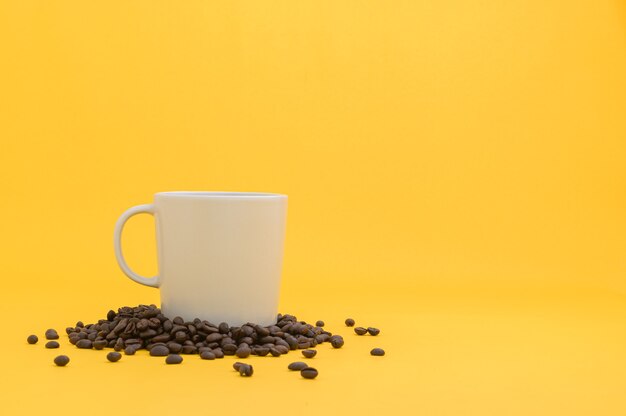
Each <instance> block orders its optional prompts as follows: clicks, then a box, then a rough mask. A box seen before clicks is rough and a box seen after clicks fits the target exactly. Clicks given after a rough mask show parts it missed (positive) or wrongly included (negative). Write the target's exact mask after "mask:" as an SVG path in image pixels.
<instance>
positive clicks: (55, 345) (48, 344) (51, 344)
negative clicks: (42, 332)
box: [46, 341, 60, 348]
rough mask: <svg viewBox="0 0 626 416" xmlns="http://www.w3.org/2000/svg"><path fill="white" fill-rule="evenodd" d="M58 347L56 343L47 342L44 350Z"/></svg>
mask: <svg viewBox="0 0 626 416" xmlns="http://www.w3.org/2000/svg"><path fill="white" fill-rule="evenodd" d="M59 347H60V345H59V343H58V342H56V341H48V342H46V348H59Z"/></svg>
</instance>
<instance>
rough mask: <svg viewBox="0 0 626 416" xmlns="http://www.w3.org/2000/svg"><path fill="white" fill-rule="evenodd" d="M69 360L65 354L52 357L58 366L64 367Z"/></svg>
mask: <svg viewBox="0 0 626 416" xmlns="http://www.w3.org/2000/svg"><path fill="white" fill-rule="evenodd" d="M69 362H70V357H68V356H67V355H57V356H56V357H55V358H54V363H55V364H56V365H58V366H59V367H65V366H66V365H67V363H69Z"/></svg>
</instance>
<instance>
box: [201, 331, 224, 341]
mask: <svg viewBox="0 0 626 416" xmlns="http://www.w3.org/2000/svg"><path fill="white" fill-rule="evenodd" d="M222 337H223V335H222V334H220V333H219V332H214V333H212V334H209V335H207V337H206V339H205V340H204V342H206V343H211V342H217V341H219V340H221V339H222Z"/></svg>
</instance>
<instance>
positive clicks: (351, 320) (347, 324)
mask: <svg viewBox="0 0 626 416" xmlns="http://www.w3.org/2000/svg"><path fill="white" fill-rule="evenodd" d="M346 326H354V319H352V318H348V319H346Z"/></svg>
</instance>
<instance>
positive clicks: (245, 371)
mask: <svg viewBox="0 0 626 416" xmlns="http://www.w3.org/2000/svg"><path fill="white" fill-rule="evenodd" d="M253 373H254V368H252V366H251V365H250V364H241V365H240V366H239V375H240V376H242V377H250V376H251V375H252V374H253Z"/></svg>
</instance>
